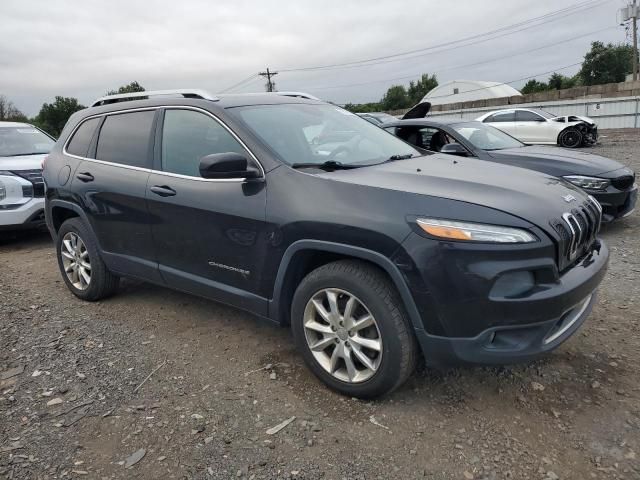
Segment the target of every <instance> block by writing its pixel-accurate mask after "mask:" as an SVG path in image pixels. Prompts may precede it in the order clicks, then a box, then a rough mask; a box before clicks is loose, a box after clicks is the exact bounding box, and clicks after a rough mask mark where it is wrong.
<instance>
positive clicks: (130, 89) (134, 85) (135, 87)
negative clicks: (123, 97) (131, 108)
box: [107, 80, 146, 95]
mask: <svg viewBox="0 0 640 480" xmlns="http://www.w3.org/2000/svg"><path fill="white" fill-rule="evenodd" d="M145 91H146V90H145V89H144V87H143V86H142V85H140V84H139V83H138V82H136V81H135V80H134V81H133V82H131V83H129V84H128V85H123V86H121V87H120V88H118V90H109V91H108V92H107V95H117V94H120V93H136V92H145Z"/></svg>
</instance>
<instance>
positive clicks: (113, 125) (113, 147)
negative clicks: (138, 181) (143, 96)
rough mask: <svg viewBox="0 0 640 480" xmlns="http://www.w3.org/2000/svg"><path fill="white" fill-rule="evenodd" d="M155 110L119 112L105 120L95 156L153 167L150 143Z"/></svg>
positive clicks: (98, 158)
mask: <svg viewBox="0 0 640 480" xmlns="http://www.w3.org/2000/svg"><path fill="white" fill-rule="evenodd" d="M155 113H156V112H155V110H146V111H142V112H131V113H119V114H114V115H109V116H107V117H106V118H105V119H104V123H103V124H102V128H101V129H100V136H99V138H98V148H97V150H96V159H97V160H103V161H105V162H113V163H120V164H122V165H128V166H131V167H142V168H150V167H151V156H150V143H151V129H152V126H153V118H154V116H155Z"/></svg>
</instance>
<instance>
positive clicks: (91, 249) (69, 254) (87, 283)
mask: <svg viewBox="0 0 640 480" xmlns="http://www.w3.org/2000/svg"><path fill="white" fill-rule="evenodd" d="M56 253H57V257H58V266H59V267H60V272H61V273H62V278H63V279H64V281H65V283H66V284H67V287H69V290H71V292H72V293H73V294H74V295H75V296H76V297H78V298H81V299H83V300H88V301H95V300H100V299H102V298H105V297H108V296H110V295H112V294H113V293H114V292H115V291H116V289H117V288H118V277H117V276H115V275H113V274H112V273H111V272H110V271H109V270H108V269H107V267H106V265H105V264H104V262H103V261H102V258H100V254H99V253H98V248H97V246H96V242H95V240H94V238H93V235H91V233H90V232H89V229H88V228H87V227H86V226H85V224H84V223H83V222H82V220H80V219H79V218H71V219H69V220H67V221H65V222H64V223H63V224H62V225H61V226H60V230H58V236H57V240H56Z"/></svg>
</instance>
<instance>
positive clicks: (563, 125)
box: [476, 108, 598, 148]
mask: <svg viewBox="0 0 640 480" xmlns="http://www.w3.org/2000/svg"><path fill="white" fill-rule="evenodd" d="M476 120H477V121H479V122H482V123H486V124H489V125H491V126H492V127H496V128H499V129H500V130H502V131H503V132H506V133H508V134H509V135H511V136H512V137H515V138H517V139H518V140H520V141H521V142H523V143H528V144H542V145H559V146H561V147H565V148H577V147H581V146H584V145H593V144H594V143H596V141H597V140H598V127H597V126H596V124H595V122H594V121H593V120H592V119H590V118H589V117H578V116H576V115H569V116H564V117H557V116H555V115H552V114H551V113H549V112H545V111H544V110H540V109H533V108H510V109H507V110H496V111H493V112H489V113H485V114H484V115H482V116H480V117H478V118H476Z"/></svg>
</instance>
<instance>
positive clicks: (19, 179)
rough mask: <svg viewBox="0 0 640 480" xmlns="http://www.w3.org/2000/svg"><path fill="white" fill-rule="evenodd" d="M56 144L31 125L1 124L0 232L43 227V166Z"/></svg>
mask: <svg viewBox="0 0 640 480" xmlns="http://www.w3.org/2000/svg"><path fill="white" fill-rule="evenodd" d="M54 143H55V140H54V139H53V138H51V137H50V136H49V135H47V134H46V133H44V132H43V131H42V130H40V129H38V128H36V127H34V126H33V125H29V124H28V123H17V122H0V231H3V230H19V229H28V228H38V227H41V226H43V225H44V191H45V185H44V180H43V179H42V162H43V161H44V157H45V156H46V155H47V153H49V150H51V148H52V147H53V145H54Z"/></svg>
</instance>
